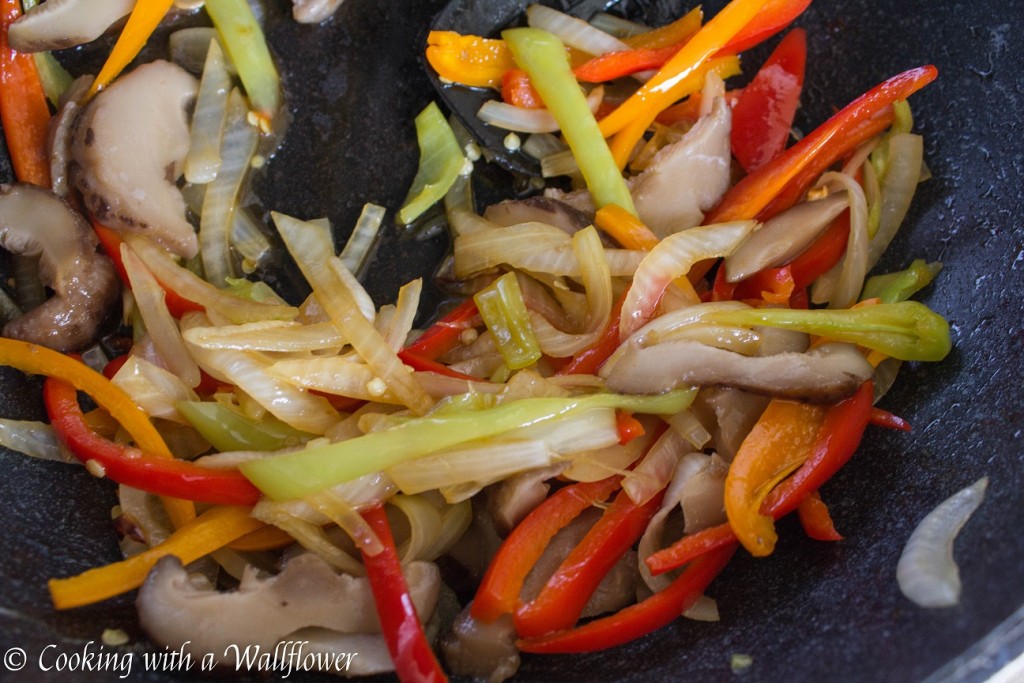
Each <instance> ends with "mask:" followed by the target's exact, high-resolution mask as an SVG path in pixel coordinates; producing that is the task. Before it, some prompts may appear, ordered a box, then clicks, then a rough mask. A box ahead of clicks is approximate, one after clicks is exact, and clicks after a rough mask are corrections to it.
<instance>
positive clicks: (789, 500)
mask: <svg viewBox="0 0 1024 683" xmlns="http://www.w3.org/2000/svg"><path fill="white" fill-rule="evenodd" d="M872 386H873V385H872V383H871V382H870V381H868V382H865V383H864V384H863V385H861V388H860V389H858V390H857V393H856V394H854V395H853V396H852V397H850V398H848V399H846V400H845V401H843V402H842V403H838V404H836V405H834V406H832V407H831V408H829V409H828V412H827V413H826V414H825V422H824V423H823V424H822V427H821V431H820V432H819V435H818V439H817V441H816V443H815V445H814V451H813V453H812V454H811V456H810V457H809V458H808V459H807V460H806V461H805V462H804V464H803V466H802V467H801V468H800V469H799V470H797V471H796V473H794V474H793V476H792V477H790V478H789V479H787V480H786V481H784V482H782V483H781V484H779V486H778V487H777V488H776V489H775V490H773V491H772V492H771V493H770V494H768V497H767V498H766V499H765V501H764V503H763V504H762V506H761V511H762V512H764V513H765V514H767V515H770V516H771V517H772V519H776V520H777V519H779V518H781V517H783V516H785V515H788V514H789V513H790V512H792V511H793V510H796V509H797V507H799V505H800V503H801V502H803V500H804V499H805V498H807V496H809V495H811V493H813V492H814V491H817V490H818V489H819V488H821V486H822V485H823V484H824V483H825V482H826V481H828V480H829V479H830V478H831V477H832V475H834V474H835V473H836V472H838V471H839V470H840V469H841V468H842V466H843V465H845V464H846V463H847V462H848V461H849V460H850V458H851V457H852V456H853V454H854V453H855V452H856V450H857V446H859V445H860V440H861V437H862V436H863V435H864V429H865V428H866V427H867V424H868V416H869V415H870V413H871V399H872V390H873V389H872ZM735 542H736V536H735V534H733V532H732V527H730V526H729V524H728V523H726V524H720V525H718V526H715V527H710V528H708V529H704V530H703V531H699V532H697V533H695V534H690V535H689V536H684V537H683V538H681V539H680V540H679V541H677V542H676V543H675V544H674V545H671V546H669V547H668V548H665V549H664V550H660V551H658V552H656V553H654V554H652V555H651V556H650V557H648V558H647V560H646V562H647V568H648V569H650V570H651V573H652V574H655V575H657V574H663V573H664V572H667V571H671V570H673V569H678V568H679V567H682V566H683V565H685V564H686V563H687V562H689V561H691V560H693V559H694V558H696V557H700V556H702V555H705V554H707V553H709V552H712V551H714V550H715V549H717V548H722V547H724V546H727V545H730V544H732V543H735Z"/></svg>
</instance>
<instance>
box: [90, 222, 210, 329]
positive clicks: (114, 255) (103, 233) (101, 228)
mask: <svg viewBox="0 0 1024 683" xmlns="http://www.w3.org/2000/svg"><path fill="white" fill-rule="evenodd" d="M92 229H93V231H94V232H95V233H96V238H97V239H98V240H99V241H100V246H101V247H103V251H104V253H106V255H107V256H108V257H109V258H110V260H111V261H113V262H114V269H115V270H117V274H118V276H119V277H120V278H121V282H123V283H124V285H125V286H126V287H129V286H130V283H129V282H128V272H127V271H126V270H125V269H124V263H123V262H122V261H121V242H123V241H124V240H122V239H121V236H120V235H118V234H117V231H116V230H114V229H113V228H108V227H107V226H105V225H103V224H102V223H100V222H99V221H97V220H96V219H95V218H94V219H93V220H92ZM160 286H161V288H163V290H164V301H165V302H167V310H168V311H170V313H171V315H172V316H173V317H175V318H180V317H181V316H183V315H185V314H186V313H189V312H191V311H195V312H200V313H201V312H203V311H205V310H206V309H205V308H204V307H203V305H202V304H198V303H196V302H195V301H190V300H188V299H186V298H184V297H183V296H181V295H180V294H178V293H177V292H175V291H174V290H173V289H171V288H170V287H167V286H166V285H164V284H163V283H162V282H161V283H160Z"/></svg>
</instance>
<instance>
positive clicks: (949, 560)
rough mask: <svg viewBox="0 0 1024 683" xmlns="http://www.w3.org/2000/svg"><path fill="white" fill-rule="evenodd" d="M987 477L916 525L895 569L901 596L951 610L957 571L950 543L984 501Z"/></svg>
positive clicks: (957, 591)
mask: <svg viewBox="0 0 1024 683" xmlns="http://www.w3.org/2000/svg"><path fill="white" fill-rule="evenodd" d="M987 487H988V477H982V478H981V479H979V480H978V481H976V482H974V484H972V485H971V486H968V487H967V488H965V489H963V490H961V491H959V492H957V493H955V494H953V495H952V496H950V497H949V498H947V499H946V500H944V501H943V502H942V503H940V504H939V506H938V507H936V508H935V509H934V510H932V511H931V512H929V513H928V514H927V515H926V516H925V518H924V519H922V520H921V522H920V523H919V524H918V525H917V528H915V529H914V531H913V533H911V534H910V539H909V540H908V541H907V545H906V546H905V547H904V548H903V553H902V554H901V555H900V561H899V563H898V564H897V566H896V581H897V582H898V583H899V586H900V590H901V591H902V592H903V595H905V596H907V598H908V599H910V600H912V601H913V602H914V603H916V604H918V605H920V606H921V607H952V606H954V605H956V604H957V603H958V602H959V601H960V589H961V584H960V570H959V569H958V568H957V565H956V562H955V561H954V560H953V541H954V539H956V535H957V534H958V533H959V532H960V529H961V528H963V525H964V524H965V523H966V522H967V520H968V519H970V517H971V515H972V514H974V511H975V510H977V509H978V506H979V505H981V502H982V501H983V500H984V499H985V489H986V488H987Z"/></svg>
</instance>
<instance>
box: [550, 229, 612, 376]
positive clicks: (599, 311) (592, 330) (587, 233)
mask: <svg viewBox="0 0 1024 683" xmlns="http://www.w3.org/2000/svg"><path fill="white" fill-rule="evenodd" d="M572 246H573V252H574V253H575V255H576V261H577V263H579V264H580V270H581V272H580V280H581V281H582V283H583V288H584V290H585V291H586V294H587V317H586V320H585V321H584V325H583V331H582V332H580V333H579V334H569V333H566V332H562V331H561V330H558V329H556V328H555V327H554V326H553V325H552V324H551V323H549V322H548V321H547V319H546V318H544V316H542V315H539V314H536V313H532V312H531V316H530V317H531V320H532V322H533V328H534V332H535V334H536V335H537V341H538V342H539V343H540V348H541V350H542V351H543V352H544V353H546V354H548V355H549V356H553V357H555V358H565V357H568V356H571V355H573V354H575V353H576V352H577V351H580V350H581V349H584V348H586V347H588V346H590V345H591V344H593V343H594V342H595V341H597V338H598V337H599V336H600V335H601V333H602V332H603V331H604V329H605V327H607V325H608V319H609V318H610V317H611V311H612V299H613V298H614V295H613V293H612V278H611V272H610V270H609V268H608V262H607V261H605V260H604V247H603V246H602V245H601V238H600V237H599V236H598V234H597V229H596V228H595V227H594V226H592V225H591V226H588V227H586V228H585V229H583V230H580V231H578V232H577V233H576V234H575V235H573V238H572Z"/></svg>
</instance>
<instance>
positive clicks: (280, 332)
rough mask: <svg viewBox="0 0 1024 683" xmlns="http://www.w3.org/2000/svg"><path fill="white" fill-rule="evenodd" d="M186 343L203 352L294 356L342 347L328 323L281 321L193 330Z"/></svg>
mask: <svg viewBox="0 0 1024 683" xmlns="http://www.w3.org/2000/svg"><path fill="white" fill-rule="evenodd" d="M183 336H184V338H185V340H186V341H187V342H188V343H190V344H195V345H196V346H201V347H202V348H204V349H235V350H236V351H245V350H251V351H276V352H279V353H289V352H291V353H295V352H301V351H324V350H327V349H338V350H340V349H341V347H342V346H344V345H345V339H344V338H343V337H342V336H341V334H340V333H339V332H338V329H337V328H336V327H335V326H334V325H333V324H331V323H313V324H311V325H302V324H300V323H297V322H291V321H285V320H264V321H260V322H255V323H244V324H242V325H213V326H210V327H193V328H191V329H189V330H186V331H185V332H184V333H183Z"/></svg>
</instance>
